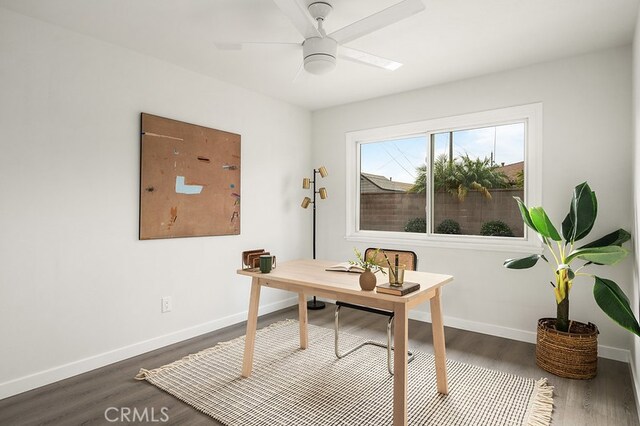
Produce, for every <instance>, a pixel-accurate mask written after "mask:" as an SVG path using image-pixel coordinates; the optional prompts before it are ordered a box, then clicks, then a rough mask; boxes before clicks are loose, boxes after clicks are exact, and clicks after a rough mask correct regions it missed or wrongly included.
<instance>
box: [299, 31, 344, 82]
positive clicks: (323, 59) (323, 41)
mask: <svg viewBox="0 0 640 426" xmlns="http://www.w3.org/2000/svg"><path fill="white" fill-rule="evenodd" d="M337 51H338V43H337V42H336V41H335V40H334V39H332V38H330V37H311V38H308V39H306V40H305V41H304V43H303V44H302V55H303V57H304V69H305V70H307V71H308V72H310V73H312V74H326V73H328V72H330V71H332V70H333V69H334V68H335V67H336V52H337Z"/></svg>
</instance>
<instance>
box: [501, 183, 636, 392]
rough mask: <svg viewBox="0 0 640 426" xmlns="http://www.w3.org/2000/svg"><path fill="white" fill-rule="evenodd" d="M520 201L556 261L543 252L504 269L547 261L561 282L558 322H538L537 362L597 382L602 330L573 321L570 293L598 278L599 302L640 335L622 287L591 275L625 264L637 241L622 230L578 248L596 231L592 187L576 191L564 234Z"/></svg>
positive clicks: (555, 289) (525, 217) (540, 211)
mask: <svg viewBox="0 0 640 426" xmlns="http://www.w3.org/2000/svg"><path fill="white" fill-rule="evenodd" d="M514 198H515V200H516V202H517V203H518V207H519V209H520V214H521V215H522V219H523V221H524V223H525V224H526V225H527V226H528V227H529V228H530V229H531V230H533V231H534V232H536V233H537V234H538V235H539V237H540V239H541V240H542V242H543V243H544V245H545V248H546V250H545V251H548V252H549V254H550V256H546V255H545V254H544V253H543V254H532V255H530V256H527V257H524V258H520V259H507V260H505V262H504V266H505V267H506V268H509V269H527V268H531V267H533V266H534V265H536V264H537V263H538V261H539V260H542V261H544V262H545V263H547V264H548V265H549V266H550V267H551V270H552V272H553V275H554V278H555V279H554V281H552V282H551V285H552V287H553V292H554V294H555V300H556V305H557V315H556V318H541V319H540V320H538V334H537V345H536V363H537V364H538V365H539V366H540V367H541V368H543V369H545V370H546V371H549V372H551V373H554V374H556V375H558V376H561V377H570V378H581V379H586V378H591V377H594V376H595V375H596V369H597V356H598V355H597V347H598V346H597V334H598V329H597V327H596V326H595V325H593V324H591V323H588V324H583V323H581V322H578V321H571V320H570V317H569V294H570V292H571V287H572V285H573V282H574V280H575V279H576V278H579V277H591V278H593V280H594V281H593V297H594V298H595V301H596V303H597V304H598V306H599V307H600V309H602V310H603V311H604V313H606V314H607V315H608V316H609V317H610V318H611V319H612V320H613V321H615V322H616V323H618V324H619V325H620V326H622V327H623V328H625V329H627V330H629V331H631V332H632V333H634V334H636V335H638V336H640V325H639V324H638V320H637V319H636V318H635V316H634V315H633V311H632V310H631V307H630V306H629V299H628V298H627V296H626V295H625V294H624V292H623V291H622V290H621V289H620V287H619V286H618V284H616V283H615V282H614V281H612V280H610V279H607V278H602V277H599V276H597V275H593V274H590V273H588V272H587V270H586V268H587V267H588V266H590V265H614V264H616V263H618V262H620V261H621V260H622V259H624V258H625V257H626V256H627V255H628V253H629V252H628V250H627V249H625V248H624V247H622V244H623V243H625V242H626V241H628V240H629V239H630V238H631V234H629V232H627V231H625V230H624V229H618V230H617V231H614V232H611V233H610V234H607V235H605V236H603V237H601V238H598V239H596V240H595V241H592V242H590V243H588V244H584V245H578V244H577V243H578V241H580V240H582V239H583V238H585V237H586V236H587V235H588V234H589V232H591V229H592V228H593V225H594V223H595V220H596V216H597V213H598V202H597V199H596V194H595V192H593V191H592V190H591V188H590V187H589V185H588V184H587V183H586V182H584V183H581V184H580V185H578V186H576V187H575V189H574V191H573V197H572V198H571V204H570V206H569V213H568V214H567V216H566V217H565V219H564V220H563V221H562V227H561V232H562V234H561V233H560V232H558V229H557V228H556V227H555V226H554V225H553V223H552V222H551V220H550V219H549V217H548V216H547V213H546V212H545V211H544V209H543V208H542V207H530V208H528V207H527V206H526V205H525V204H524V203H523V202H522V200H521V199H519V198H518V197H514ZM576 264H578V265H576Z"/></svg>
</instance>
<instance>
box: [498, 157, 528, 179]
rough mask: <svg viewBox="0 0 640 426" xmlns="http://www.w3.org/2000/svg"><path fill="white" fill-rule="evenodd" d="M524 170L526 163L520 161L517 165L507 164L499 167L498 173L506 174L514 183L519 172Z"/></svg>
mask: <svg viewBox="0 0 640 426" xmlns="http://www.w3.org/2000/svg"><path fill="white" fill-rule="evenodd" d="M523 170H524V161H519V162H517V163H512V164H505V165H503V166H500V167H497V168H496V171H497V172H502V173H504V174H505V175H506V176H507V178H508V179H509V181H510V182H514V181H515V180H516V179H517V175H518V173H519V172H521V171H523Z"/></svg>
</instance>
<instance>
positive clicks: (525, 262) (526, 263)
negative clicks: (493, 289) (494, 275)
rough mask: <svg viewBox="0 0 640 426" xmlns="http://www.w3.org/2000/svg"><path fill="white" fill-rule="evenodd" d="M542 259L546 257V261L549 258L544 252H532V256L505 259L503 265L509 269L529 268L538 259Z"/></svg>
mask: <svg viewBox="0 0 640 426" xmlns="http://www.w3.org/2000/svg"><path fill="white" fill-rule="evenodd" d="M540 259H544V260H545V261H546V260H547V258H546V257H544V255H542V254H532V255H531V256H527V257H523V258H521V259H507V260H505V261H504V263H503V264H502V266H504V267H505V268H509V269H527V268H531V267H532V266H533V265H535V264H536V263H538V260H540Z"/></svg>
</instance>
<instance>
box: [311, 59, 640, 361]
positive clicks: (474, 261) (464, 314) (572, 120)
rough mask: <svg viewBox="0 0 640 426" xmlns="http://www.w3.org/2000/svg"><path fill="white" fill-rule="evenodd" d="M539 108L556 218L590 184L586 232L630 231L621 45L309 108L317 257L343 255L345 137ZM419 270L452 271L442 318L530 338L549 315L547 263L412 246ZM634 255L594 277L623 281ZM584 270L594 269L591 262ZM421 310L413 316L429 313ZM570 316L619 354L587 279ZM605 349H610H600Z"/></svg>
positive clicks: (626, 90) (619, 339)
mask: <svg viewBox="0 0 640 426" xmlns="http://www.w3.org/2000/svg"><path fill="white" fill-rule="evenodd" d="M533 102H542V103H543V110H544V112H543V128H544V130H543V141H544V142H543V148H542V150H543V160H542V161H543V177H542V185H543V206H544V207H545V209H546V210H547V212H548V213H549V214H550V216H551V218H552V219H553V220H554V221H555V222H556V224H558V225H559V223H560V222H561V221H562V219H563V218H564V216H565V215H566V213H567V211H568V208H569V200H570V196H571V191H572V189H573V187H574V186H575V185H576V184H578V183H580V182H582V181H585V180H586V181H588V182H589V184H590V185H591V187H592V188H593V189H594V190H595V191H596V192H597V195H598V200H599V209H600V214H599V218H598V221H597V223H596V226H595V227H594V230H593V232H592V236H593V237H594V239H595V237H598V236H601V235H604V234H605V233H608V232H610V231H613V230H614V229H617V228H618V227H624V228H626V229H631V226H632V224H633V215H632V212H633V210H632V200H631V194H632V183H631V178H632V161H631V153H632V143H631V141H632V124H631V50H630V48H629V47H622V48H617V49H611V50H607V51H602V52H598V53H594V54H590V55H586V56H580V57H575V58H568V59H565V60H561V61H556V62H550V63H544V64H540V65H536V66H531V67H527V68H522V69H517V70H513V71H509V72H503V73H498V74H492V75H487V76H483V77H478V78H473V79H469V80H464V81H459V82H455V83H451V84H445V85H441V86H435V87H429V88H425V89H421V90H414V91H411V92H407V93H402V94H398V95H393V96H388V97H383V98H379V99H373V100H369V101H364V102H358V103H354V104H350V105H344V106H339V107H335V108H330V109H326V110H320V111H316V112H314V113H313V116H312V117H313V138H314V139H313V159H314V162H315V163H317V164H324V165H326V166H327V168H328V169H329V170H331V171H332V175H331V176H330V177H329V178H330V179H329V180H330V182H329V183H327V187H328V188H329V189H330V191H331V197H330V198H329V199H328V200H326V201H327V202H326V203H325V204H324V205H323V206H321V207H322V208H320V209H319V218H318V220H319V224H320V225H319V226H320V227H321V229H323V230H324V232H323V233H322V234H321V235H320V237H319V240H318V243H319V257H324V258H333V259H348V258H352V257H353V253H352V247H353V246H354V245H356V246H359V247H360V248H364V246H367V245H368V246H377V243H376V241H371V243H370V244H366V245H358V244H354V243H352V242H349V241H346V240H345V239H344V235H345V179H348V178H352V177H350V176H345V160H344V155H342V154H343V153H345V152H346V151H345V132H348V131H354V130H361V129H367V128H372V127H379V126H384V125H392V124H398V123H406V122H412V121H418V120H426V119H432V118H437V117H446V116H452V115H458V114H464V113H470V112H476V111H484V110H489V109H494V108H502V107H508V106H514V105H522V104H527V103H533ZM405 248H409V249H413V250H414V251H416V253H417V254H418V259H419V261H418V263H419V269H421V270H429V271H433V272H440V273H448V274H452V275H453V276H454V277H455V279H454V282H453V283H452V284H451V285H450V286H448V287H446V289H445V290H444V292H443V304H444V314H445V317H446V318H445V324H448V325H452V326H456V327H461V328H467V329H472V330H477V331H483V332H489V333H493V334H497V335H503V336H508V337H513V338H517V339H523V340H528V341H533V339H534V338H535V335H534V332H535V326H536V320H537V319H538V318H540V317H545V316H555V306H556V305H555V299H554V296H553V292H552V288H551V286H550V285H549V281H550V280H551V279H552V277H551V274H550V271H549V270H548V268H545V267H543V266H542V265H538V266H537V267H536V268H534V269H532V270H528V271H514V270H507V269H505V268H503V267H502V262H503V260H504V259H505V258H507V257H513V256H521V255H522V254H521V253H506V252H492V251H482V252H477V251H471V250H463V249H458V250H456V249H433V248H425V247H411V246H406V247H405ZM632 267H633V259H631V258H628V259H626V260H625V261H624V262H623V263H621V264H619V265H617V266H615V267H606V268H604V267H603V268H602V269H601V270H600V271H599V272H600V273H601V274H602V275H603V276H605V277H609V278H611V279H613V280H614V281H617V282H618V284H619V285H620V286H621V287H622V288H623V289H624V290H625V291H626V292H627V293H629V292H630V289H631V288H632V277H631V271H632ZM592 271H594V272H595V271H596V269H595V268H594V269H593V270H592ZM427 312H428V307H427V306H424V307H421V308H420V311H419V312H418V314H417V317H418V318H428V315H427ZM571 317H572V318H573V319H575V320H580V321H591V322H594V323H596V324H597V325H598V327H599V328H600V332H601V334H600V337H599V343H600V344H601V345H602V346H604V347H601V351H600V355H602V356H608V357H613V358H616V359H622V360H624V361H626V360H627V355H628V352H626V351H627V350H628V349H629V342H630V340H629V336H628V334H627V332H626V331H624V330H623V329H621V328H619V327H618V326H617V325H615V324H614V323H613V322H612V321H611V320H610V319H609V318H608V317H606V316H605V314H603V313H602V312H601V311H600V309H599V308H598V307H597V305H596V303H595V302H594V300H593V296H592V283H591V281H589V280H586V279H585V280H580V279H579V280H577V281H576V283H575V285H574V287H573V291H572V295H571ZM608 347H610V348H608Z"/></svg>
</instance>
